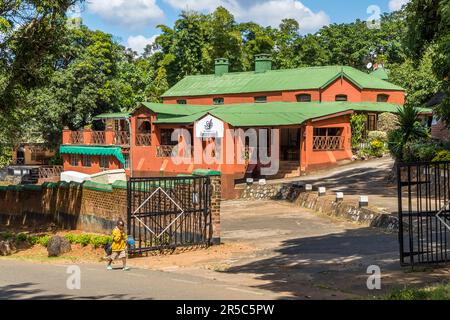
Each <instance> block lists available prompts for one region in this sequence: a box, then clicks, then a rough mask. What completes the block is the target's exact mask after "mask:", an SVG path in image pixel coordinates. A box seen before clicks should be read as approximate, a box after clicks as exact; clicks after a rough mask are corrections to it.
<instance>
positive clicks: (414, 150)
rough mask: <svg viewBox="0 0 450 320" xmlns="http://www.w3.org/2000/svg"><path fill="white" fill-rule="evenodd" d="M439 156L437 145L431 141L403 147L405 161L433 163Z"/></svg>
mask: <svg viewBox="0 0 450 320" xmlns="http://www.w3.org/2000/svg"><path fill="white" fill-rule="evenodd" d="M436 154H437V145H436V144H435V143H433V142H429V141H419V142H408V143H406V144H405V146H404V147H403V161H405V162H417V161H431V160H432V159H433V158H434V157H435V156H436Z"/></svg>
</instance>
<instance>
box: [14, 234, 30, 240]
mask: <svg viewBox="0 0 450 320" xmlns="http://www.w3.org/2000/svg"><path fill="white" fill-rule="evenodd" d="M16 240H17V241H20V242H25V241H28V235H27V234H26V233H19V234H18V235H17V236H16Z"/></svg>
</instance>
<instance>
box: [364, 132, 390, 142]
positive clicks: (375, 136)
mask: <svg viewBox="0 0 450 320" xmlns="http://www.w3.org/2000/svg"><path fill="white" fill-rule="evenodd" d="M367 136H368V140H369V142H372V141H374V140H379V141H382V142H387V141H388V135H387V132H384V131H369V133H368V134H367Z"/></svg>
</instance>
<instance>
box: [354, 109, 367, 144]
mask: <svg viewBox="0 0 450 320" xmlns="http://www.w3.org/2000/svg"><path fill="white" fill-rule="evenodd" d="M366 121H367V117H366V116H365V115H364V114H352V116H351V117H350V126H351V129H352V148H358V147H359V145H360V143H361V142H362V140H363V132H364V126H365V123H366Z"/></svg>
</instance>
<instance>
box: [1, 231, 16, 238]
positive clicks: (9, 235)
mask: <svg viewBox="0 0 450 320" xmlns="http://www.w3.org/2000/svg"><path fill="white" fill-rule="evenodd" d="M12 238H14V234H13V233H11V232H9V231H5V232H0V239H3V240H9V239H12Z"/></svg>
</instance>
